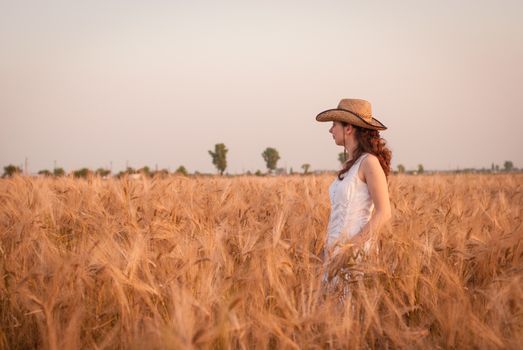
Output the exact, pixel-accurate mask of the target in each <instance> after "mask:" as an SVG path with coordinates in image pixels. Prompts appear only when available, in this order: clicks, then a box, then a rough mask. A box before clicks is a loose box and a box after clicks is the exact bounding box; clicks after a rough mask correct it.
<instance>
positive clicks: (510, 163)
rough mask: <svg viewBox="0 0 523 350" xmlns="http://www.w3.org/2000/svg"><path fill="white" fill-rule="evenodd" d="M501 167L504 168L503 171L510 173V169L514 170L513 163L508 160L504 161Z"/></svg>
mask: <svg viewBox="0 0 523 350" xmlns="http://www.w3.org/2000/svg"><path fill="white" fill-rule="evenodd" d="M503 166H504V168H505V171H511V170H512V169H514V163H512V161H510V160H506V161H505V163H504V164H503Z"/></svg>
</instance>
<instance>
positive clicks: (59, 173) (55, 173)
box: [53, 168, 65, 177]
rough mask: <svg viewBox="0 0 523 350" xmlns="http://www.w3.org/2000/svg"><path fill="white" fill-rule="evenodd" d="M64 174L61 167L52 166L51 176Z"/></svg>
mask: <svg viewBox="0 0 523 350" xmlns="http://www.w3.org/2000/svg"><path fill="white" fill-rule="evenodd" d="M64 175H65V170H64V169H63V168H54V169H53V176H56V177H59V176H64Z"/></svg>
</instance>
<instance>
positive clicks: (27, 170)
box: [24, 157, 29, 176]
mask: <svg viewBox="0 0 523 350" xmlns="http://www.w3.org/2000/svg"><path fill="white" fill-rule="evenodd" d="M27 163H28V162H27V157H25V162H24V175H25V176H27V175H29V169H28V167H27Z"/></svg>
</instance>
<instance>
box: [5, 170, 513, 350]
mask: <svg viewBox="0 0 523 350" xmlns="http://www.w3.org/2000/svg"><path fill="white" fill-rule="evenodd" d="M332 179H333V177H332V176H327V175H325V176H308V177H287V178H254V177H245V178H202V179H194V178H192V179H190V178H184V177H172V178H168V179H158V180H139V181H132V180H127V179H124V180H108V181H103V180H100V179H97V178H94V179H91V180H88V181H85V180H73V179H67V178H62V179H27V178H23V177H17V178H14V179H8V180H1V181H0V277H1V278H0V349H2V348H3V349H28V348H44V349H52V350H54V349H68V348H90V349H115V348H116V349H118V348H120V349H133V348H134V349H142V348H148V349H152V348H158V349H180V348H239V349H257V348H271V349H279V348H285V349H299V348H310V349H313V348H318V349H319V348H321V349H323V348H401V349H403V348H407V349H408V348H420V349H425V348H438V347H440V348H492V349H496V348H512V349H516V348H518V347H519V346H521V344H523V244H522V239H523V228H522V210H523V192H522V187H523V176H522V175H490V176H487V175H455V176H443V175H441V176H420V177H409V176H404V177H402V176H396V177H392V178H391V180H390V190H391V200H392V204H393V219H392V220H391V223H390V225H388V226H387V227H385V228H384V229H383V230H382V232H380V233H379V235H378V236H377V239H378V242H379V253H376V251H374V253H371V254H370V255H369V256H367V257H366V259H364V260H363V261H360V262H355V261H353V260H349V261H348V262H347V265H346V267H347V269H348V270H349V271H350V275H351V277H350V278H349V280H348V281H345V282H343V283H340V284H339V285H338V288H334V290H332V291H331V292H329V293H324V290H325V289H322V288H321V266H322V264H321V260H320V259H319V256H320V252H321V250H322V247H323V238H324V234H325V231H326V224H327V220H328V213H329V207H328V194H327V188H328V185H329V183H330V182H331V181H332ZM361 272H363V273H361ZM339 277H340V278H341V277H342V275H341V274H340V275H339ZM347 289H348V293H347ZM343 290H345V294H346V296H345V298H340V293H342V292H343Z"/></svg>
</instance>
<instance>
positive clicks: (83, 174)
mask: <svg viewBox="0 0 523 350" xmlns="http://www.w3.org/2000/svg"><path fill="white" fill-rule="evenodd" d="M90 173H91V171H90V170H89V169H87V168H82V169H78V170H75V171H74V172H73V176H74V177H78V178H86V177H87V176H88V175H89V174H90Z"/></svg>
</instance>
